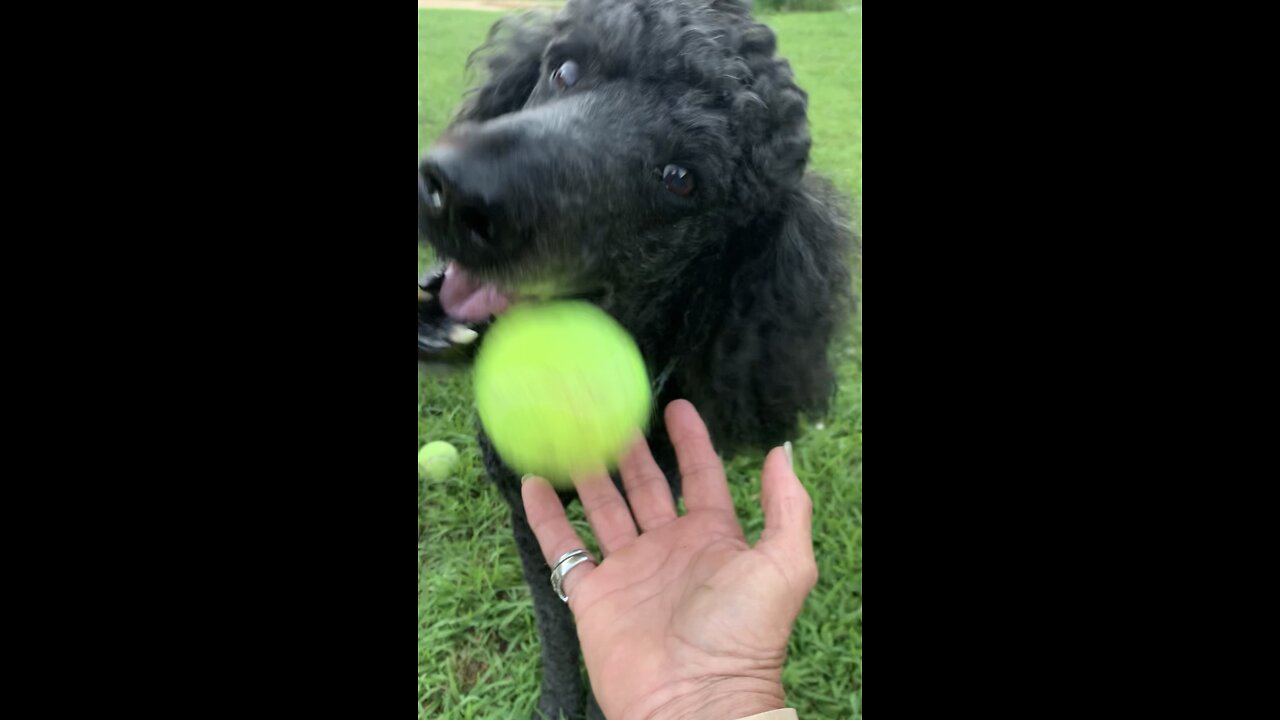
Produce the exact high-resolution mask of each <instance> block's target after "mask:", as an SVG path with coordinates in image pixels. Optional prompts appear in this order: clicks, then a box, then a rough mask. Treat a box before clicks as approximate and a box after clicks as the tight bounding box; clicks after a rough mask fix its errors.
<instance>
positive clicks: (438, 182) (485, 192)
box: [418, 144, 502, 245]
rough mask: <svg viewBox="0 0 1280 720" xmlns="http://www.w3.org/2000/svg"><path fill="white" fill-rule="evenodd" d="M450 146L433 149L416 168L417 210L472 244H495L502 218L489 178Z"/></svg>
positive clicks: (465, 156)
mask: <svg viewBox="0 0 1280 720" xmlns="http://www.w3.org/2000/svg"><path fill="white" fill-rule="evenodd" d="M476 166H477V162H476V161H475V159H474V158H473V157H471V156H470V155H464V151H463V150H462V149H459V148H457V147H454V146H453V145H451V144H444V145H439V146H437V147H435V148H432V149H431V151H430V152H428V153H427V155H426V157H425V158H423V160H422V163H421V164H420V165H419V166H418V203H419V208H420V209H421V211H422V212H424V213H425V214H426V216H427V217H428V218H429V219H431V220H441V221H444V223H445V225H446V226H447V227H449V228H452V229H453V230H454V231H455V232H457V231H463V232H464V233H466V237H468V238H469V239H470V240H472V241H479V242H480V243H481V244H484V245H488V244H491V243H492V242H494V240H495V237H496V233H497V229H498V228H497V224H498V222H499V221H500V219H501V217H502V212H501V207H500V203H499V202H498V197H496V195H498V193H497V192H496V190H495V189H494V188H492V187H490V185H489V184H488V181H489V180H490V178H491V174H490V173H488V172H486V170H485V168H484V167H482V166H481V167H476Z"/></svg>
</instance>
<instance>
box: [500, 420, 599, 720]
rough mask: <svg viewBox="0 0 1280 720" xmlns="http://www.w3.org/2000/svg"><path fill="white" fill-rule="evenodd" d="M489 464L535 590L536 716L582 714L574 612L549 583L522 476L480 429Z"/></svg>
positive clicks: (567, 718)
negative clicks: (523, 493)
mask: <svg viewBox="0 0 1280 720" xmlns="http://www.w3.org/2000/svg"><path fill="white" fill-rule="evenodd" d="M480 449H481V452H482V453H483V454H484V464H485V469H486V470H487V471H488V473H489V478H490V479H491V480H493V482H494V484H496V485H497V486H498V491H499V492H501V493H502V497H503V499H505V500H506V501H507V504H508V505H510V506H511V525H512V529H513V531H514V535H515V541H516V550H518V551H519V553H520V564H521V566H522V567H523V569H524V580H525V582H526V583H527V584H528V585H529V592H530V593H531V594H532V595H533V612H534V619H535V620H536V621H537V627H538V639H539V641H540V643H541V645H542V696H541V697H540V698H539V699H538V706H537V710H536V711H535V712H534V715H533V720H561V718H562V717H563V718H564V720H581V719H582V712H583V694H584V692H583V686H582V665H581V663H582V650H581V649H580V647H579V645H578V629H577V626H576V625H574V622H573V614H572V613H571V612H570V611H569V606H568V605H565V604H564V602H563V601H561V600H560V598H559V596H557V595H556V593H555V591H554V590H552V589H551V568H549V567H547V561H546V559H545V558H543V556H542V550H541V548H539V546H538V539H537V538H536V537H534V534H533V530H532V529H531V528H530V527H529V521H528V519H527V518H526V517H525V514H524V501H523V500H522V499H521V496H520V478H518V477H516V476H515V475H514V474H513V473H512V472H511V471H510V470H508V469H507V468H506V467H505V466H504V465H503V464H502V460H501V459H500V458H499V457H498V454H497V453H496V452H494V449H493V445H492V444H491V443H490V442H489V438H487V437H485V436H484V434H483V433H481V435H480Z"/></svg>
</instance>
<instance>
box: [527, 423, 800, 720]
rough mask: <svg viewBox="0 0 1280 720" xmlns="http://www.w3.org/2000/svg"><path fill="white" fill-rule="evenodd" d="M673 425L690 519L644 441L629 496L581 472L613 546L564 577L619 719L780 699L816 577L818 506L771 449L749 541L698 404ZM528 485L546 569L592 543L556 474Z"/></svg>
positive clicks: (600, 693) (593, 516)
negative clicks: (578, 526) (756, 530)
mask: <svg viewBox="0 0 1280 720" xmlns="http://www.w3.org/2000/svg"><path fill="white" fill-rule="evenodd" d="M666 421H667V428H668V431H669V433H670V435H671V440H672V443H673V444H674V446H675V449H676V454H677V456H678V459H679V464H680V473H681V475H682V477H683V484H684V498H685V505H686V507H687V508H688V512H687V513H686V514H685V515H684V516H683V517H678V516H677V514H676V506H675V502H674V500H673V499H672V496H671V491H670V489H669V486H668V485H667V481H666V478H665V477H664V476H663V474H662V472H661V470H659V469H658V466H657V464H656V463H655V462H654V460H653V457H652V455H651V454H650V452H649V448H648V446H647V445H646V444H645V443H644V442H643V441H639V442H638V443H637V444H636V446H635V447H634V448H633V450H632V451H631V453H630V454H629V455H628V456H627V457H626V458H624V459H623V461H622V463H621V468H620V469H621V474H622V480H623V485H624V487H625V488H626V491H627V500H624V499H623V497H622V496H621V494H619V492H618V490H617V488H615V487H614V485H613V482H612V481H611V480H610V479H609V477H608V475H607V474H605V473H603V472H601V473H599V474H596V475H594V476H591V477H585V478H576V479H575V485H576V486H577V490H578V495H579V497H580V498H581V500H582V504H583V507H584V509H585V510H586V515H587V519H588V521H589V522H590V524H591V527H592V529H593V530H594V531H595V534H596V538H597V540H598V541H599V543H600V549H601V551H602V552H603V554H604V559H603V561H602V562H601V563H600V564H599V565H598V566H597V565H595V564H594V563H584V564H581V565H579V566H578V567H576V568H574V569H573V570H571V571H569V573H568V575H567V576H566V577H565V582H564V590H565V593H566V594H567V595H568V597H569V607H570V609H571V610H572V611H573V614H574V617H575V618H576V620H577V625H578V637H579V639H580V641H581V643H582V651H583V657H584V659H585V661H586V665H587V671H588V673H589V674H590V676H591V685H592V688H593V690H594V691H595V697H596V700H597V702H598V703H599V705H600V708H601V710H602V711H603V712H604V714H605V716H606V717H608V718H610V720H661V719H663V718H681V719H682V720H703V719H705V720H737V719H738V718H743V717H747V716H750V715H754V714H757V713H761V712H766V711H769V710H775V709H778V708H781V707H784V694H783V690H782V666H783V662H784V661H785V659H786V651H787V642H788V639H789V638H790V635H791V627H792V624H793V623H794V621H795V619H796V616H797V615H799V613H800V610H801V608H802V607H803V605H804V600H805V598H806V597H807V596H808V594H809V592H810V591H811V590H812V589H813V586H814V584H815V583H816V582H817V577H818V571H817V565H816V563H815V561H814V556H813V541H812V535H811V523H812V515H813V505H812V502H811V501H810V499H809V495H808V493H807V492H806V491H805V489H804V487H803V486H802V485H801V484H800V481H799V480H798V479H797V478H796V476H795V473H794V472H793V471H792V469H791V462H790V458H789V453H788V452H787V451H786V450H784V449H783V448H777V449H775V450H774V451H773V452H771V453H770V454H769V456H768V457H767V458H766V459H765V463H764V471H763V476H762V492H761V505H762V506H763V507H764V513H765V530H764V533H763V535H761V537H760V541H759V542H758V543H756V545H755V547H754V548H753V547H751V546H750V545H748V544H747V542H746V539H745V537H744V536H743V533H742V527H741V526H740V525H739V524H738V518H737V515H736V513H735V512H734V507H733V501H732V499H731V498H730V495H729V487H728V485H727V483H726V481H725V474H724V465H723V464H722V463H721V461H720V458H719V457H718V456H717V455H716V454H715V450H714V449H713V448H712V446H711V440H710V437H709V436H708V434H707V429H706V426H705V425H704V424H703V422H702V419H701V418H700V417H699V416H698V413H697V411H696V410H695V409H694V408H693V406H692V405H690V404H689V403H688V402H685V401H682V400H681V401H676V402H674V403H672V404H671V405H670V406H668V407H667V410H666ZM523 494H524V505H525V510H526V512H527V515H528V518H529V523H530V526H531V527H532V528H533V531H534V534H535V535H536V536H537V538H538V543H539V544H540V545H541V547H542V550H543V554H544V556H545V557H546V558H547V562H548V563H549V564H554V563H555V562H556V561H557V560H558V559H559V558H560V557H561V556H563V555H564V554H565V553H567V552H570V551H572V550H576V549H579V548H583V547H585V546H584V544H583V543H582V541H581V539H579V538H578V536H577V533H576V532H574V530H573V528H572V526H571V525H570V524H569V521H568V519H567V518H566V516H565V513H564V508H563V506H562V505H561V502H560V500H559V498H558V496H557V495H556V493H555V491H554V490H553V489H552V488H551V486H550V485H548V484H547V483H546V481H544V480H542V479H540V478H530V479H529V480H528V481H527V482H526V483H525V484H524V488H523ZM628 500H629V502H630V511H629V510H628ZM633 516H634V520H633ZM637 525H638V526H639V527H638V528H637Z"/></svg>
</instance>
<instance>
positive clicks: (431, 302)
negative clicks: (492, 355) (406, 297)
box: [418, 263, 511, 364]
mask: <svg viewBox="0 0 1280 720" xmlns="http://www.w3.org/2000/svg"><path fill="white" fill-rule="evenodd" d="M510 305H511V298H510V296H508V295H507V294H506V293H503V292H501V291H500V290H498V288H497V287H496V286H494V285H492V284H488V283H484V282H481V281H480V280H478V279H477V278H475V277H474V276H472V275H471V274H470V273H468V272H467V271H466V270H465V269H463V268H462V267H461V266H459V265H458V264H457V263H449V264H448V265H447V266H444V267H443V268H438V269H436V270H435V271H433V272H432V273H431V274H429V275H427V276H426V277H425V278H423V279H421V280H419V281H418V362H425V363H429V364H455V363H464V362H467V361H469V360H470V359H471V357H472V356H473V355H474V354H475V347H476V344H477V343H476V341H477V340H478V339H479V338H480V334H481V333H482V332H484V329H485V327H486V326H487V325H488V323H489V321H490V320H491V319H492V318H493V317H494V316H495V315H499V314H501V313H502V312H503V311H504V310H506V309H507V308H508V307H509V306H510Z"/></svg>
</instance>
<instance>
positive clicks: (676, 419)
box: [666, 400, 733, 513]
mask: <svg viewBox="0 0 1280 720" xmlns="http://www.w3.org/2000/svg"><path fill="white" fill-rule="evenodd" d="M666 419H667V432H668V433H669V434H670V435H671V444H672V445H674V446H675V448H676V457H677V458H678V459H679V461H680V475H681V477H682V478H683V479H684V504H685V507H687V508H689V511H690V512H693V511H695V510H716V511H723V512H729V513H732V512H733V498H732V497H730V496H729V485H728V483H726V482H725V479H724V463H722V462H721V461H720V457H719V456H718V455H716V451H715V448H713V447H712V446H711V436H710V434H708V433H707V426H706V425H705V424H703V422H702V418H701V417H699V416H698V411H697V410H695V409H694V407H693V405H691V404H689V402H688V401H687V400H676V401H675V402H673V403H671V404H670V405H668V406H667V412H666Z"/></svg>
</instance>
